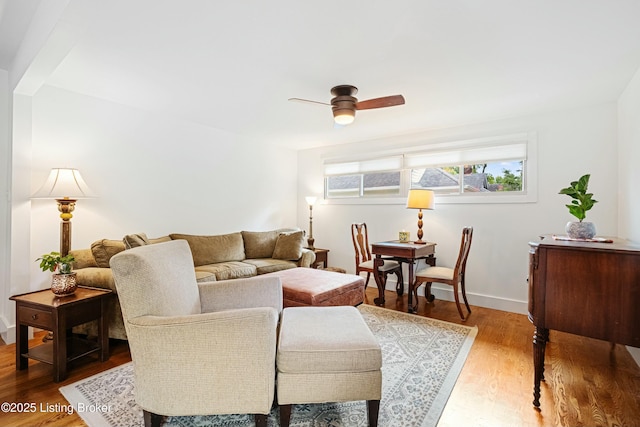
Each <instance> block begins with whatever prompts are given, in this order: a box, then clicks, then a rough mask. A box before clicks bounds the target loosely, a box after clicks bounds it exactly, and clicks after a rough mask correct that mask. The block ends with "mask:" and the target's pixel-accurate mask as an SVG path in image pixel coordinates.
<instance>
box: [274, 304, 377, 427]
mask: <svg viewBox="0 0 640 427" xmlns="http://www.w3.org/2000/svg"><path fill="white" fill-rule="evenodd" d="M276 366H277V381H276V384H277V392H276V395H277V398H278V405H280V425H281V426H283V427H287V426H288V425H289V421H290V419H291V408H292V405H293V404H301V403H326V402H348V401H354V400H366V401H367V415H368V417H369V425H370V426H373V427H375V426H376V425H377V424H378V410H379V408H380V398H381V396H382V372H381V370H380V368H381V367H382V352H381V350H380V345H379V344H378V341H377V340H376V338H375V337H374V336H373V334H372V333H371V331H370V330H369V327H368V326H367V324H366V323H365V322H364V319H363V318H362V315H361V314H360V312H359V311H358V309H357V308H355V307H351V306H340V307H289V308H285V309H284V310H283V312H282V320H281V323H280V337H279V340H278V350H277V355H276Z"/></svg>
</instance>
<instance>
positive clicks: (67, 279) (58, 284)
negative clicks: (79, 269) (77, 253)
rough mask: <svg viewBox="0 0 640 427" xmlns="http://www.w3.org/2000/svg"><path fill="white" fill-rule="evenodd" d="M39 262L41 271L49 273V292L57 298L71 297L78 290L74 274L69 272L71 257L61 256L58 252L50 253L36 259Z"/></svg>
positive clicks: (72, 258) (72, 259)
mask: <svg viewBox="0 0 640 427" xmlns="http://www.w3.org/2000/svg"><path fill="white" fill-rule="evenodd" d="M36 261H40V268H41V269H42V271H51V272H52V273H53V275H52V276H51V292H53V293H54V294H56V295H57V296H67V295H72V294H73V293H74V292H75V291H76V289H77V288H78V283H77V278H76V273H75V272H73V271H71V263H72V262H73V261H75V258H74V257H73V255H65V256H62V255H61V254H60V252H51V253H48V254H44V255H42V257H40V258H38V259H36Z"/></svg>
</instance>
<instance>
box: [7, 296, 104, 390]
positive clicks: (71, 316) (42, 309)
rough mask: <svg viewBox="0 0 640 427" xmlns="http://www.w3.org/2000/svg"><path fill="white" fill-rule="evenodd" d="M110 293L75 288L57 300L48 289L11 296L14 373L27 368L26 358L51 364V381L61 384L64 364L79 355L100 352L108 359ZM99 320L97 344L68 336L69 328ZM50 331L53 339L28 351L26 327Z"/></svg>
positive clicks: (65, 373) (101, 357)
mask: <svg viewBox="0 0 640 427" xmlns="http://www.w3.org/2000/svg"><path fill="white" fill-rule="evenodd" d="M111 295H112V292H111V291H109V290H104V289H95V288H86V287H78V289H76V291H75V293H74V294H73V295H69V296H65V297H57V296H55V295H54V294H53V292H51V290H49V289H45V290H43V291H37V292H30V293H27V294H22V295H15V296H12V297H11V298H9V299H11V300H13V301H15V302H16V326H17V330H16V370H22V369H27V368H28V367H29V363H28V362H29V361H28V359H29V358H31V359H35V360H39V361H40V362H44V363H48V364H51V365H53V381H54V382H60V381H64V379H65V378H66V377H67V364H68V363H69V362H71V361H73V360H76V359H78V358H80V357H82V356H86V355H88V354H91V353H95V352H99V354H100V360H101V361H103V362H104V361H106V360H108V359H109V325H108V323H107V316H106V312H107V302H108V297H110V296H111ZM92 320H98V340H97V342H93V341H89V340H85V339H81V338H77V337H73V336H71V328H72V327H74V326H76V325H81V324H83V323H86V322H90V321H92ZM29 326H34V327H37V328H41V329H46V330H48V331H52V332H53V340H51V341H49V342H46V343H44V344H40V345H37V346H34V347H32V348H29V341H28V340H29V335H28V331H29V329H28V327H29Z"/></svg>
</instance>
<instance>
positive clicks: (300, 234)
mask: <svg viewBox="0 0 640 427" xmlns="http://www.w3.org/2000/svg"><path fill="white" fill-rule="evenodd" d="M303 247H304V231H303V230H298V231H290V232H285V233H280V234H279V235H278V240H276V247H275V248H274V250H273V256H272V258H275V259H284V260H289V261H296V260H298V259H300V257H301V256H302V248H303Z"/></svg>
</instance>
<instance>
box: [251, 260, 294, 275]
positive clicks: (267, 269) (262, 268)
mask: <svg viewBox="0 0 640 427" xmlns="http://www.w3.org/2000/svg"><path fill="white" fill-rule="evenodd" d="M242 262H244V263H247V264H252V265H255V266H256V269H257V271H258V274H259V275H260V274H266V273H273V272H274V271H280V270H286V269H288V268H296V267H297V266H298V264H296V263H295V262H293V261H287V260H283V259H273V258H258V259H245V260H244V261H242Z"/></svg>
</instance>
